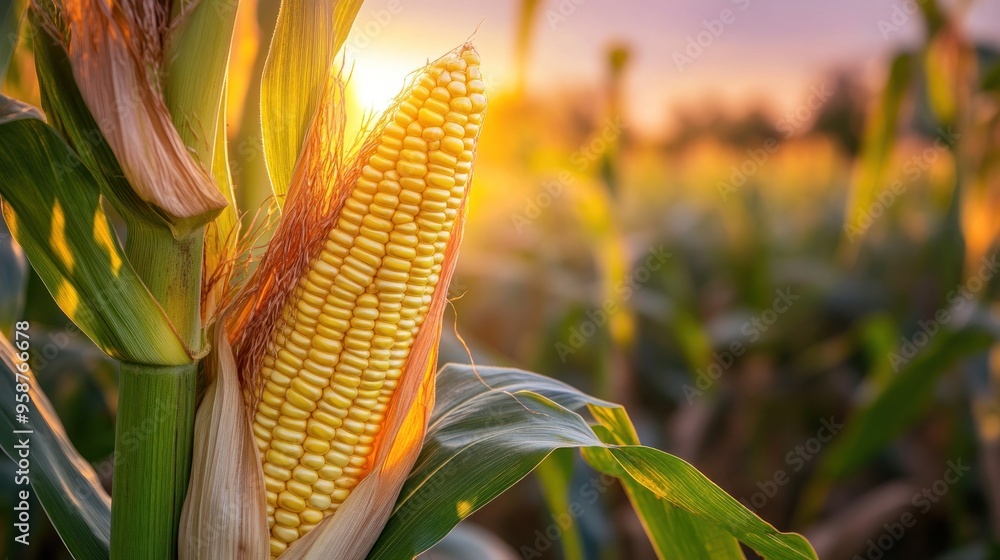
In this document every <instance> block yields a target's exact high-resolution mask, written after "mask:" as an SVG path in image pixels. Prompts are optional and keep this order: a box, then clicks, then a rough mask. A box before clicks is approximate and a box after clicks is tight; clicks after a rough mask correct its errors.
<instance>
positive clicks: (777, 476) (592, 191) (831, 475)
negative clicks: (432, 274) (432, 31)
mask: <svg viewBox="0 0 1000 560" xmlns="http://www.w3.org/2000/svg"><path fill="white" fill-rule="evenodd" d="M508 3H509V4H510V5H511V6H512V8H513V11H514V13H515V14H516V16H515V17H514V22H515V23H514V24H513V28H514V30H515V32H514V33H512V34H511V36H510V37H508V41H507V43H506V48H509V50H510V52H511V53H512V56H511V60H512V64H514V66H515V68H514V69H513V71H512V72H511V75H512V76H513V79H512V80H511V81H509V82H507V83H503V84H489V85H491V89H492V92H491V95H492V100H491V109H490V115H489V118H488V124H487V126H486V128H485V129H484V131H483V136H482V139H481V144H480V148H479V156H478V162H477V167H476V175H475V185H476V186H475V189H474V193H473V200H472V206H473V210H472V216H471V219H470V221H469V226H468V232H467V235H466V240H465V245H464V248H463V253H462V258H461V260H460V263H459V269H458V272H457V274H456V279H455V281H454V283H453V285H452V288H451V291H452V295H453V297H454V305H453V311H454V313H453V314H452V315H451V316H449V318H448V319H447V321H448V323H447V324H446V331H448V335H447V336H446V337H445V340H444V341H443V343H442V346H443V348H442V357H443V359H444V360H447V361H469V360H474V361H475V363H479V364H506V365H515V366H519V367H524V368H526V369H531V370H534V371H539V372H543V373H546V374H548V375H551V376H553V377H556V378H559V379H562V380H565V381H568V382H570V383H572V384H573V385H575V386H577V387H580V388H582V389H584V390H586V391H589V392H592V393H593V394H596V395H598V396H601V397H604V398H608V399H611V400H614V401H616V402H620V403H623V404H625V405H626V406H627V407H628V408H629V410H630V413H631V415H632V417H633V419H634V420H635V422H636V424H637V427H638V429H639V431H640V432H641V433H640V435H641V437H642V439H643V441H645V442H648V443H649V444H650V445H653V446H656V447H659V448H662V449H664V450H667V451H669V452H671V453H674V454H677V455H679V456H681V457H683V458H685V459H687V460H688V461H690V462H692V463H693V464H694V465H695V466H697V467H698V468H699V469H700V470H701V471H702V472H704V473H705V474H707V475H708V476H709V477H710V478H711V479H712V480H714V481H715V482H717V483H718V484H719V485H720V486H722V487H723V488H724V489H725V490H726V491H728V492H729V493H730V494H732V495H733V496H735V497H736V498H738V499H740V500H741V501H743V503H744V504H745V505H747V506H748V507H750V508H752V509H753V510H755V511H756V512H757V513H758V514H760V515H761V516H762V517H763V518H764V519H766V520H768V521H769V522H770V523H772V524H774V525H775V526H777V527H779V528H780V529H782V530H794V531H799V532H802V533H804V534H805V535H806V536H807V537H809V538H810V540H811V541H812V542H813V543H814V545H815V547H816V549H817V552H818V553H819V555H820V557H821V558H824V559H827V558H828V559H840V558H843V559H848V558H858V557H860V558H872V559H875V558H885V559H886V560H891V559H910V558H941V559H955V560H965V559H969V560H973V559H987V558H1000V548H998V542H1000V346H997V345H996V339H997V336H998V335H1000V324H998V313H1000V306H998V305H997V303H998V301H997V299H998V284H1000V274H998V272H1000V270H998V260H997V257H996V255H997V253H996V252H997V250H998V249H1000V246H998V239H1000V236H998V233H1000V52H998V49H1000V47H998V45H1000V34H994V35H993V37H992V38H990V39H991V40H992V42H990V41H983V40H981V39H974V38H973V37H972V35H971V34H969V33H968V32H967V26H968V21H967V18H966V17H965V16H966V14H967V13H968V4H970V3H964V2H955V3H948V4H947V5H938V4H937V3H935V2H934V1H933V0H926V1H924V2H921V3H919V13H914V14H913V17H912V18H909V21H906V22H905V25H907V26H908V27H911V28H914V29H915V30H917V32H916V35H917V36H919V40H918V41H916V42H914V43H913V44H912V45H910V46H908V47H905V48H900V49H897V50H896V51H895V52H892V53H889V56H887V57H884V60H881V59H880V60H878V61H877V62H878V64H877V68H878V69H879V71H877V72H866V73H861V72H858V71H857V70H856V68H855V67H850V66H843V67H834V68H831V69H826V70H822V71H820V70H817V76H815V78H816V80H815V83H816V84H817V85H816V86H814V87H812V88H810V89H809V90H808V91H804V92H802V95H801V96H800V102H799V104H797V105H795V104H793V105H792V106H790V107H789V106H786V107H784V108H783V109H777V108H776V107H775V106H774V104H769V103H768V102H767V100H762V101H760V102H758V101H756V100H749V101H747V102H746V103H745V104H743V105H742V106H741V107H740V108H739V110H733V109H732V108H731V107H727V106H723V105H721V104H719V103H718V102H717V100H715V98H713V97H712V96H711V95H707V96H705V97H704V98H703V99H702V101H701V102H700V103H689V104H683V105H681V106H677V107H675V108H674V110H673V113H672V117H673V124H672V125H671V126H664V127H663V130H662V131H661V132H660V133H658V134H654V135H650V134H640V133H638V132H636V131H634V130H633V127H632V126H631V125H630V124H628V120H627V119H626V118H624V116H623V115H625V114H627V113H634V108H633V107H629V106H628V105H629V103H630V102H631V101H630V100H631V99H632V97H630V96H629V95H627V93H628V88H629V76H630V72H631V71H632V65H633V60H634V58H635V57H636V56H637V55H639V56H641V55H649V54H650V53H643V52H641V51H640V52H637V51H636V50H635V47H634V46H633V45H631V44H630V43H629V41H628V40H627V38H626V39H623V40H622V41H619V42H615V43H613V44H608V45H605V47H606V48H605V50H604V54H603V55H602V59H601V60H599V61H596V62H597V66H596V67H597V68H601V69H602V70H601V72H600V77H599V78H598V79H596V81H595V82H593V83H589V84H579V85H575V84H562V85H561V87H559V88H558V89H557V90H547V92H546V93H538V92H537V91H534V90H532V88H531V87H530V83H527V82H528V81H529V77H528V76H529V73H528V72H527V70H526V66H527V65H528V64H529V61H530V60H531V59H532V52H533V51H532V48H533V41H535V40H536V39H537V38H538V35H539V34H543V33H551V32H552V30H553V29H554V26H551V25H545V24H544V23H545V20H546V18H550V17H552V14H553V13H560V12H558V11H557V12H553V11H552V10H560V9H563V8H564V6H563V5H564V4H566V2H562V3H559V2H557V1H556V0H510V1H509V2H508ZM391 4H392V3H391V2H390V5H391ZM735 4H739V3H738V2H736V3H735ZM900 5H902V4H900ZM905 5H906V6H910V5H913V6H914V8H913V9H914V10H916V9H917V8H916V4H913V3H912V2H911V3H906V4H905ZM607 9H611V8H607ZM623 9H624V8H623ZM276 10H277V3H276V2H259V3H255V2H253V1H250V2H247V1H244V2H241V8H240V12H239V17H238V24H237V25H238V29H237V39H236V42H235V43H234V48H233V53H232V70H231V73H230V86H229V91H230V99H229V107H228V113H229V127H228V129H229V136H230V138H229V139H230V150H231V152H232V158H233V175H234V178H235V182H236V185H237V196H238V199H239V202H240V206H241V211H242V212H243V215H244V221H245V225H246V226H247V227H248V228H249V230H250V231H254V232H259V233H261V234H263V235H264V237H265V238H266V234H267V227H268V224H267V221H266V220H264V219H263V218H262V216H263V215H264V214H266V212H267V210H268V208H269V206H268V204H269V203H268V201H267V198H266V197H267V193H268V192H269V188H268V186H267V184H266V181H267V178H266V173H265V171H264V167H263V159H262V157H261V150H260V133H259V129H258V128H259V127H258V126H257V125H258V123H259V114H258V112H257V111H256V110H255V108H256V107H257V106H258V105H259V95H258V92H259V81H257V80H259V75H260V72H261V69H262V67H263V56H262V54H261V49H260V48H259V46H260V45H261V44H265V45H266V44H267V41H268V40H269V34H270V30H271V28H272V27H273V23H274V18H275V17H276ZM393 13H394V12H393ZM630 17H635V18H638V17H641V14H640V13H636V14H635V15H633V16H630ZM376 18H377V14H376ZM376 20H377V19H376ZM890 21H895V20H890ZM385 25H386V26H388V25H387V24H385ZM486 25H489V23H488V22H487V23H486ZM998 25H1000V21H994V22H993V23H992V29H993V30H994V31H996V30H997V29H1000V27H998ZM356 31H357V30H356ZM361 31H362V32H364V30H363V29H362V30H361ZM375 35H377V34H375ZM377 39H378V37H369V40H377ZM733 40H735V39H733ZM352 44H353V45H355V46H359V45H360V43H358V42H355V43H351V42H350V41H349V43H348V45H349V46H350V45H352ZM428 54H431V53H428ZM656 54H657V55H658V56H662V57H664V60H668V59H670V57H671V56H672V55H671V54H670V53H656ZM673 54H674V55H676V52H675V53H673ZM351 55H352V53H351V52H348V56H351ZM591 62H592V63H593V62H594V61H591ZM665 64H668V63H665ZM670 64H672V63H670ZM676 76H677V79H678V80H683V79H684V74H677V75H676ZM401 78H402V76H396V79H401ZM358 80H359V81H358V82H357V83H353V84H352V85H351V88H352V90H351V91H352V92H354V93H353V95H355V96H356V97H357V98H361V97H363V92H364V88H365V83H364V75H363V74H362V75H359V77H358ZM4 88H5V91H6V92H7V93H8V94H9V95H12V96H13V97H17V98H20V99H25V100H33V101H34V102H36V103H37V96H38V90H37V85H36V83H35V80H34V76H33V70H32V62H31V49H30V41H28V40H27V39H26V38H22V42H21V44H20V47H19V49H18V51H17V55H16V56H15V58H14V60H13V63H12V65H11V67H10V69H9V72H8V75H7V78H6V82H5V84H4ZM363 106H364V104H363V103H361V102H358V103H356V107H355V111H354V113H355V114H352V118H353V119H355V120H356V121H357V122H360V121H361V117H360V113H361V111H360V109H358V108H359V107H363ZM648 124H649V123H646V125H647V128H648ZM0 280H2V282H0V329H2V330H4V331H6V330H7V329H9V327H10V325H11V324H12V321H13V320H14V319H15V318H23V319H26V320H29V321H31V324H32V329H33V332H32V337H33V341H34V350H35V357H34V359H35V363H34V364H33V365H34V369H35V372H36V374H37V376H38V378H39V380H40V383H41V384H42V386H43V388H44V389H45V391H46V392H47V393H48V395H49V397H50V399H51V400H52V401H53V404H54V405H55V407H56V409H57V410H58V412H59V414H60V417H61V418H62V420H63V423H64V424H65V426H66V429H67V431H68V433H69V436H70V438H71V439H72V440H73V442H74V443H75V444H76V446H77V448H78V449H79V450H80V453H81V454H82V455H83V457H84V458H85V459H87V460H88V461H91V462H93V463H94V464H95V465H97V470H98V473H99V474H100V475H101V476H102V477H103V478H104V479H105V482H106V483H107V486H108V488H109V489H110V476H111V474H112V468H111V467H112V464H113V448H112V444H113V424H114V417H115V402H116V398H117V396H116V366H115V365H114V363H113V362H111V361H109V360H107V359H105V358H103V357H102V354H101V353H100V352H99V351H97V350H96V349H95V348H93V346H92V345H91V344H90V343H89V341H88V340H86V337H85V336H84V335H82V334H81V333H80V332H79V331H77V330H75V329H74V328H73V326H72V324H71V323H70V321H68V320H67V319H66V318H65V317H63V316H62V315H61V314H60V312H59V310H58V308H57V307H56V306H55V305H54V304H53V302H52V301H51V298H50V297H49V295H48V293H47V292H46V291H45V288H44V286H43V285H42V284H41V282H40V281H39V280H38V278H36V277H34V276H33V275H32V274H31V273H30V271H29V270H28V269H27V267H26V266H25V263H24V259H23V256H22V254H21V253H20V251H19V249H18V248H17V247H16V246H14V245H13V243H12V241H11V240H10V237H9V235H7V234H6V232H5V231H0ZM452 321H454V328H452ZM574 463H577V464H574ZM956 465H958V466H968V467H969V468H970V469H971V470H970V471H968V473H966V472H965V471H961V472H959V473H958V474H960V475H961V476H957V477H956V476H955V475H954V474H949V472H951V471H949V469H954V467H955V466H956ZM0 470H3V471H4V472H6V473H7V474H5V475H3V476H0V485H4V486H6V485H10V484H11V480H12V476H11V472H12V470H13V467H12V464H11V463H10V462H9V461H7V460H4V461H2V462H0ZM959 470H961V469H959ZM928 492H929V493H928ZM0 496H2V498H0V500H9V499H10V497H11V496H12V494H11V492H9V491H5V492H0ZM925 506H926V507H925ZM11 507H12V504H9V503H4V504H2V505H0V521H2V522H0V532H2V533H0V534H3V539H4V542H5V543H7V544H9V539H10V538H11V535H9V532H8V528H9V527H10V526H11V521H10V519H8V518H3V516H8V515H9V512H10V511H11ZM907 515H910V516H911V517H906V516H907ZM910 519H912V520H913V524H912V525H910V524H907V525H906V526H905V528H904V530H902V531H901V532H898V531H897V530H896V527H897V526H898V525H899V524H900V523H901V522H902V521H903V520H910ZM33 522H34V523H36V525H37V526H36V527H35V529H34V530H33V532H32V535H33V537H34V538H33V545H32V546H31V547H30V548H31V550H30V553H29V557H34V558H58V557H62V556H65V552H60V549H61V545H60V544H59V541H58V539H57V538H56V537H55V535H54V533H53V532H52V531H51V528H49V527H47V526H46V522H45V520H44V519H43V518H42V516H35V517H34V518H33ZM472 522H473V523H474V524H475V525H477V526H478V527H479V529H475V530H473V531H471V532H469V533H466V534H463V535H459V536H458V537H456V538H455V539H451V540H450V541H449V542H448V543H446V544H445V545H442V547H440V548H439V549H438V550H437V551H436V552H434V553H428V557H429V558H453V557H454V558H462V557H469V556H468V555H469V554H472V555H474V556H475V555H478V554H487V553H486V552H483V551H485V550H491V551H494V552H490V554H495V555H496V557H497V558H505V557H522V558H543V559H549V558H552V559H555V558H568V559H570V560H583V559H598V558H600V559H613V558H623V559H625V558H627V559H637V560H641V559H646V558H653V557H654V555H653V552H652V550H651V548H650V546H649V545H648V544H647V543H646V540H645V537H644V535H643V532H642V529H641V527H640V526H639V522H638V520H637V518H636V517H635V515H634V514H633V513H632V512H631V510H630V507H629V505H628V502H627V501H626V500H625V498H624V495H623V494H622V493H621V491H620V490H618V489H617V488H614V487H610V486H609V485H606V484H603V483H602V482H601V480H600V478H595V475H594V473H593V472H591V471H588V470H587V469H586V468H585V467H584V466H583V464H582V463H580V462H579V461H574V459H573V457H572V456H571V455H567V454H563V453H557V454H555V455H553V457H552V458H551V459H550V460H549V461H548V462H547V463H546V464H545V465H544V466H543V468H542V469H540V470H539V472H538V475H537V476H533V477H530V478H529V479H526V480H525V481H523V482H522V483H521V484H519V485H518V486H517V487H515V489H514V490H513V491H512V492H511V493H509V494H507V495H505V496H504V497H502V498H501V499H499V500H497V501H496V502H494V503H492V504H490V505H489V506H487V507H485V508H484V509H483V510H482V511H480V512H479V513H477V514H476V515H475V516H473V518H472ZM553 527H555V528H556V529H553V530H550V529H552V528H553ZM483 528H484V529H485V531H487V532H488V533H489V534H492V535H493V536H492V537H489V539H488V540H484V539H483V538H482V537H479V538H473V537H474V536H475V535H476V533H477V532H479V533H481V532H483V530H482V529H483ZM547 532H548V533H549V534H547ZM897 533H898V534H897ZM553 534H554V535H555V537H553V536H552V535H553ZM886 535H888V537H887V536H886ZM497 537H498V538H499V540H497ZM504 542H505V543H507V546H508V548H509V549H510V550H508V551H507V552H504V546H503V544H502V543H504ZM484 543H485V544H484ZM463 547H472V548H463ZM7 550H8V551H9V550H13V549H11V548H10V547H8V548H7ZM463 550H464V551H466V552H464V553H463V552H462V551H463ZM470 551H476V552H470ZM747 553H748V554H752V553H750V552H749V551H748V552H747ZM463 554H464V555H465V556H463ZM505 554H506V555H507V556H505ZM511 554H513V555H514V556H510V555H511ZM31 555H33V556H31ZM61 555H62V556H61Z"/></svg>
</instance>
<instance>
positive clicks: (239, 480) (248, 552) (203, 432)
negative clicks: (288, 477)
mask: <svg viewBox="0 0 1000 560" xmlns="http://www.w3.org/2000/svg"><path fill="white" fill-rule="evenodd" d="M203 363H204V365H205V373H206V376H207V378H208V379H209V385H208V389H207V390H206V392H205V397H204V399H203V400H202V402H201V405H200V406H199V407H198V412H197V413H196V414H195V425H194V451H193V458H192V462H191V480H190V483H189V485H188V492H187V498H186V499H185V501H184V509H183V511H182V512H181V524H180V531H179V538H178V551H179V552H178V557H179V558H180V560H230V559H231V560H238V559H240V560H242V559H251V560H253V559H260V560H267V558H269V554H270V548H269V544H268V538H267V535H268V532H267V513H266V508H265V498H264V474H263V472H262V471H261V462H260V456H259V454H258V452H257V444H256V442H255V441H254V438H253V434H252V433H251V431H250V424H249V423H248V422H247V417H246V412H245V409H244V405H243V396H242V394H241V392H240V385H239V380H238V378H237V375H236V361H235V360H234V359H233V352H232V349H231V348H230V346H229V342H228V341H227V339H226V336H225V333H224V330H223V329H221V328H219V329H216V335H215V344H214V350H213V351H212V353H211V354H210V355H209V357H208V358H207V359H206V360H205V361H204V362H203Z"/></svg>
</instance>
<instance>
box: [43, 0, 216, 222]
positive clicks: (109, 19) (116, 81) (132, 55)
mask: <svg viewBox="0 0 1000 560" xmlns="http://www.w3.org/2000/svg"><path fill="white" fill-rule="evenodd" d="M61 12H62V14H63V17H65V19H66V22H67V24H68V28H69V35H70V39H69V45H68V47H69V48H68V50H69V54H70V59H71V61H72V66H73V76H74V78H75V80H76V84H77V87H78V88H79V90H80V93H81V95H82V96H83V99H84V101H85V102H86V103H87V107H88V108H89V109H90V112H91V114H92V115H93V117H94V120H95V121H96V122H97V124H98V126H99V127H100V129H101V132H102V133H103V135H104V138H105V140H106V141H107V143H108V145H109V146H110V147H111V150H112V151H113V152H114V154H115V157H116V158H117V159H118V162H119V164H120V165H121V167H122V170H123V172H124V174H125V177H126V178H127V179H128V181H129V183H130V184H131V185H132V188H133V189H134V190H135V192H136V193H137V194H138V196H139V197H140V198H141V199H142V200H143V201H145V202H148V203H150V204H152V205H153V206H155V207H156V208H158V209H159V210H161V211H162V213H163V215H164V217H165V219H166V220H167V222H168V223H169V224H170V225H171V227H172V228H173V229H174V230H175V233H177V232H182V231H186V230H187V229H189V228H191V227H195V226H198V225H201V224H203V223H205V222H207V221H208V220H210V219H211V218H212V217H214V216H215V215H217V214H218V213H219V211H220V210H221V209H222V208H224V207H225V206H226V199H225V198H224V197H223V196H222V194H221V193H220V192H219V190H218V189H217V188H216V187H215V184H214V182H213V180H212V178H211V175H210V173H209V171H208V170H206V169H205V168H203V167H202V166H201V165H200V164H198V163H197V162H196V161H195V159H194V158H193V157H192V155H191V154H190V153H189V152H188V148H187V146H185V144H184V142H183V141H182V140H181V137H180V135H179V134H178V132H177V129H176V128H174V125H173V122H172V119H171V115H170V112H169V110H168V109H167V106H166V104H165V103H164V101H163V96H162V91H161V88H160V85H159V84H160V76H159V73H160V72H161V65H162V57H163V52H162V48H163V47H162V44H161V37H162V35H163V31H164V28H165V26H166V25H167V21H166V20H167V14H166V13H165V7H164V6H163V5H162V3H160V2H156V1H154V0H131V1H126V2H115V3H112V2H110V1H109V0H63V3H62V10H61ZM213 140H214V139H207V140H206V141H209V142H211V141H213Z"/></svg>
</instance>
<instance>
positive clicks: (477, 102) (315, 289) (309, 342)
mask: <svg viewBox="0 0 1000 560" xmlns="http://www.w3.org/2000/svg"><path fill="white" fill-rule="evenodd" d="M481 78H482V77H481V74H480V69H479V56H478V54H476V52H475V50H474V49H472V48H471V46H468V45H466V46H465V47H463V48H461V49H460V50H459V51H457V52H455V53H453V54H451V55H450V56H448V57H445V58H444V59H441V60H439V61H437V62H435V63H433V64H431V65H430V66H428V67H427V68H426V69H424V71H423V72H422V74H421V75H420V76H419V78H418V79H417V80H416V81H415V82H414V85H413V86H412V87H411V89H410V90H409V91H408V92H406V94H405V97H403V98H402V100H401V101H400V102H399V103H398V105H396V107H395V108H394V110H393V114H392V120H391V121H389V122H388V123H387V124H386V126H385V128H384V129H383V131H382V135H381V138H380V140H379V143H378V146H377V148H376V149H375V151H374V152H373V153H372V155H371V156H370V157H368V159H367V161H366V162H365V163H364V165H363V168H362V172H361V174H360V176H359V178H358V180H357V183H356V185H355V186H354V188H353V190H352V192H351V193H350V195H349V197H348V198H347V199H346V201H345V203H344V205H343V208H342V210H341V213H340V215H339V217H338V219H337V221H336V225H335V226H334V227H333V228H332V229H331V230H330V232H329V234H328V235H327V238H326V241H325V244H324V245H323V246H322V248H321V250H320V251H319V254H317V255H316V256H315V257H313V258H312V260H311V262H310V265H309V268H308V270H307V271H306V272H305V273H304V274H302V275H301V276H300V278H299V280H298V283H297V285H296V287H295V289H294V290H293V292H292V293H291V296H290V297H289V300H288V301H287V303H286V305H285V309H284V313H283V318H282V320H281V321H280V322H279V326H278V327H277V328H276V329H275V332H274V333H273V335H272V337H271V340H270V343H269V344H268V345H267V348H266V350H265V353H264V356H263V360H262V364H261V372H260V375H261V379H262V381H263V389H262V392H261V394H260V398H259V400H258V402H257V405H256V410H255V413H254V417H253V432H254V435H255V437H256V440H257V445H258V448H259V449H260V454H261V457H262V461H263V472H264V478H265V483H266V492H267V494H266V496H267V523H268V527H269V530H270V546H271V554H272V557H274V556H277V555H278V554H280V553H281V552H282V551H284V550H285V549H286V548H287V546H288V545H290V544H291V543H292V542H294V541H295V540H296V539H298V538H299V537H301V536H302V535H304V534H306V533H307V532H308V531H310V530H311V529H313V528H314V527H315V526H316V525H317V524H318V523H319V522H320V521H322V520H323V518H324V517H326V516H328V515H331V514H333V513H335V512H336V511H337V509H338V508H339V507H340V505H341V504H342V503H343V502H344V500H346V499H347V497H348V495H349V494H350V493H351V490H352V489H353V488H354V487H355V486H356V485H357V484H358V482H359V481H360V480H361V479H362V478H363V477H364V476H365V474H366V473H367V472H368V470H370V467H371V465H370V462H369V460H370V458H371V456H372V453H373V451H374V449H375V444H376V439H377V437H378V435H379V431H380V429H381V425H382V423H383V422H384V421H385V419H386V415H387V411H388V408H389V406H390V405H391V403H392V397H393V392H394V390H395V388H396V386H397V384H398V382H399V377H400V375H401V372H402V371H403V368H404V365H405V362H406V359H407V356H408V353H409V350H410V347H411V345H412V343H413V340H414V338H415V337H416V334H417V332H418V330H419V329H420V326H421V324H422V322H423V319H424V317H425V315H426V313H427V311H428V308H429V305H430V303H431V301H432V297H433V295H434V290H435V286H436V285H437V282H438V278H439V275H440V273H441V267H442V263H443V260H444V254H445V248H446V247H447V244H448V239H449V237H450V235H451V233H452V227H453V225H454V223H455V220H456V218H457V217H458V214H459V212H460V211H461V208H462V205H463V203H464V200H465V196H466V192H467V186H468V183H469V177H470V174H471V170H472V160H473V156H474V153H475V146H476V141H477V138H478V135H479V129H480V126H481V124H482V121H483V116H484V111H485V108H486V97H485V95H484V86H483V82H482V79H481Z"/></svg>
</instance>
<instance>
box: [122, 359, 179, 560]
mask: <svg viewBox="0 0 1000 560" xmlns="http://www.w3.org/2000/svg"><path fill="white" fill-rule="evenodd" d="M197 371H198V365H197V364H194V363H192V364H187V365H183V366H165V367H161V366H146V365H140V364H129V363H123V364H122V365H121V374H120V382H119V406H118V424H117V430H116V432H115V455H114V468H115V470H114V482H113V485H112V492H111V497H112V502H111V504H112V505H111V558H112V559H121V560H126V559H128V560H133V559H142V558H145V559H150V560H152V559H170V560H173V559H174V558H176V557H177V528H178V525H179V523H180V515H181V508H182V507H183V506H184V496H185V494H186V492H187V484H188V476H189V474H190V471H191V444H192V435H193V432H194V408H195V407H194V405H195V387H196V385H197Z"/></svg>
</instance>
